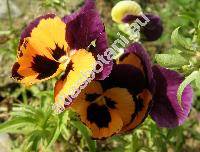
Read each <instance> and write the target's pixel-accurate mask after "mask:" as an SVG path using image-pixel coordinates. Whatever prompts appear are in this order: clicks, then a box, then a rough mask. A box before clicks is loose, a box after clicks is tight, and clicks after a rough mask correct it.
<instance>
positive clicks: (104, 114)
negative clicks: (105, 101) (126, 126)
mask: <svg viewBox="0 0 200 152" xmlns="http://www.w3.org/2000/svg"><path fill="white" fill-rule="evenodd" d="M87 119H88V121H90V122H91V123H95V124H96V125H97V126H98V127H99V128H108V126H109V123H110V122H111V116H110V112H109V109H108V108H107V107H106V106H105V105H98V104H97V103H92V104H90V105H89V106H88V109H87Z"/></svg>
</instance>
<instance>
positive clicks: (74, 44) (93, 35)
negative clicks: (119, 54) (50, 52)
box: [63, 0, 113, 80]
mask: <svg viewBox="0 0 200 152" xmlns="http://www.w3.org/2000/svg"><path fill="white" fill-rule="evenodd" d="M63 21H64V22H65V23H66V24H67V30H66V39H67V42H68V44H69V46H70V48H71V49H76V50H78V49H88V50H89V51H90V52H92V53H93V55H94V57H95V58H96V59H97V58H98V55H99V56H102V55H103V53H104V52H105V51H106V49H107V48H108V42H107V36H106V32H105V28H104V25H103V23H102V22H101V19H100V15H99V13H98V12H97V11H96V8H95V3H94V1H91V0H87V1H86V3H85V5H84V6H83V7H82V9H81V10H80V11H78V12H75V13H74V14H72V15H71V17H70V16H65V17H64V18H63ZM92 42H95V44H94V46H92V44H91V43H92ZM112 64H113V63H112V61H106V63H103V68H102V71H101V72H99V73H97V74H96V75H95V79H96V80H103V79H105V78H106V77H107V76H108V75H109V74H110V72H111V69H112Z"/></svg>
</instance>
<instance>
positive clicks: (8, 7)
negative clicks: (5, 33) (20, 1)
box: [6, 0, 13, 31]
mask: <svg viewBox="0 0 200 152" xmlns="http://www.w3.org/2000/svg"><path fill="white" fill-rule="evenodd" d="M6 3H7V10H8V17H9V27H10V30H11V31H12V30H13V20H12V15H11V10H10V2H9V0H6Z"/></svg>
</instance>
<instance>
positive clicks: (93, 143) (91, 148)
mask: <svg viewBox="0 0 200 152" xmlns="http://www.w3.org/2000/svg"><path fill="white" fill-rule="evenodd" d="M72 125H73V126H74V127H76V128H77V129H78V130H79V131H80V132H81V133H82V135H83V137H84V138H85V140H86V141H87V144H88V148H89V151H90V152H96V141H95V140H92V139H91V137H90V134H89V131H88V129H87V128H86V127H85V126H84V125H83V124H82V123H81V122H80V121H72Z"/></svg>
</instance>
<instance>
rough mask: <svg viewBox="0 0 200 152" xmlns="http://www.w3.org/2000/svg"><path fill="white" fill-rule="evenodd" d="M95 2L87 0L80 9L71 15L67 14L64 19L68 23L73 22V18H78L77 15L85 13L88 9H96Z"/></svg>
mask: <svg viewBox="0 0 200 152" xmlns="http://www.w3.org/2000/svg"><path fill="white" fill-rule="evenodd" d="M95 9H96V7H95V3H94V1H93V0H85V5H84V6H83V7H82V8H81V9H80V10H79V11H76V12H74V13H72V14H70V15H65V16H64V17H63V18H62V20H63V21H64V22H65V23H66V24H67V23H69V22H71V21H72V20H74V19H76V17H77V16H78V15H80V14H84V13H86V12H87V11H91V10H95Z"/></svg>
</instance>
